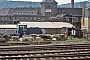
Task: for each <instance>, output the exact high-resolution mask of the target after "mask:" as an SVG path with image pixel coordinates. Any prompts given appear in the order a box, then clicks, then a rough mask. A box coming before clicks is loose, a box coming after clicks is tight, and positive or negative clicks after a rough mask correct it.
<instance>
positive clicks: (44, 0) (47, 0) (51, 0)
mask: <svg viewBox="0 0 90 60" xmlns="http://www.w3.org/2000/svg"><path fill="white" fill-rule="evenodd" d="M43 2H55V0H43Z"/></svg>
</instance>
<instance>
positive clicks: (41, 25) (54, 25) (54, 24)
mask: <svg viewBox="0 0 90 60" xmlns="http://www.w3.org/2000/svg"><path fill="white" fill-rule="evenodd" d="M20 23H21V24H27V27H28V28H30V27H39V28H62V27H67V28H72V26H73V25H72V24H70V23H66V22H20Z"/></svg>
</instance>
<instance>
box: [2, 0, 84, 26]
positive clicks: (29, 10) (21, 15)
mask: <svg viewBox="0 0 90 60" xmlns="http://www.w3.org/2000/svg"><path fill="white" fill-rule="evenodd" d="M72 3H74V1H73V2H72ZM57 4H58V3H57V2H56V1H55V0H43V1H42V2H41V7H38V8H35V7H18V8H3V9H2V10H0V24H13V23H14V22H15V21H24V22H25V21H28V22H50V20H49V17H56V16H58V15H61V14H66V15H70V17H69V16H68V18H72V20H71V23H72V24H73V23H74V24H76V25H77V26H81V24H80V23H81V17H82V8H74V6H73V8H72V7H71V8H57ZM71 5H72V4H71ZM73 5H74V4H73ZM66 18H67V17H66ZM75 19H76V20H75ZM53 21H55V22H57V20H53ZM58 21H59V22H61V20H60V19H59V20H58ZM63 22H64V21H63ZM78 24H80V25H78ZM79 28H80V27H79Z"/></svg>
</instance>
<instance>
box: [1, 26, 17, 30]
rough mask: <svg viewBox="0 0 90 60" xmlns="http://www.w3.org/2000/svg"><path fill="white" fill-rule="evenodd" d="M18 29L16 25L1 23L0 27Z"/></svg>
mask: <svg viewBox="0 0 90 60" xmlns="http://www.w3.org/2000/svg"><path fill="white" fill-rule="evenodd" d="M4 28H6V29H16V25H0V29H4Z"/></svg>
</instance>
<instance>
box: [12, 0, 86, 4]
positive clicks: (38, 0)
mask: <svg viewBox="0 0 90 60" xmlns="http://www.w3.org/2000/svg"><path fill="white" fill-rule="evenodd" d="M12 1H32V2H41V1H43V0H12ZM56 1H57V2H58V4H66V3H70V1H71V0H56ZM74 1H75V2H81V1H88V0H74Z"/></svg>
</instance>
